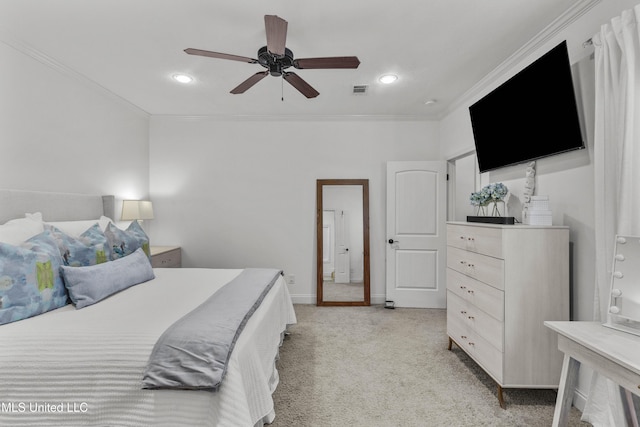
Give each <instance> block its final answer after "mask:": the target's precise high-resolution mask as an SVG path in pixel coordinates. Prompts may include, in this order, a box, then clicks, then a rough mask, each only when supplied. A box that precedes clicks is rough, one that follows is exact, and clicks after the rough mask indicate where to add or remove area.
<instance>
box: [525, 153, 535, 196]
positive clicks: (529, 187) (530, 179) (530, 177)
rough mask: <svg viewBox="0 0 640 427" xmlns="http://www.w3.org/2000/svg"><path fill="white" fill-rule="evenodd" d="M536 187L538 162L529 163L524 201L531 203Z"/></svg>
mask: <svg viewBox="0 0 640 427" xmlns="http://www.w3.org/2000/svg"><path fill="white" fill-rule="evenodd" d="M535 188H536V162H530V163H529V164H527V170H526V172H525V180H524V202H525V203H529V202H530V201H531V196H533V191H534V190H535Z"/></svg>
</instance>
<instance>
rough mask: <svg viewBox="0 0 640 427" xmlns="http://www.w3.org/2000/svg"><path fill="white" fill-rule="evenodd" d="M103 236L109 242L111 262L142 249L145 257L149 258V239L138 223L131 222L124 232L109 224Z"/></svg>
mask: <svg viewBox="0 0 640 427" xmlns="http://www.w3.org/2000/svg"><path fill="white" fill-rule="evenodd" d="M104 235H105V236H107V241H108V242H109V250H110V252H111V254H110V255H111V259H112V260H115V259H118V258H122V257H125V256H127V255H129V254H131V253H133V252H134V251H135V250H136V249H138V248H142V250H143V251H144V253H145V254H147V257H151V252H150V250H149V237H148V236H147V234H146V233H145V232H144V230H143V229H142V227H141V226H140V224H138V221H133V222H132V223H131V224H130V225H129V227H127V229H126V230H121V229H119V228H118V227H116V226H115V225H113V224H111V223H109V225H107V228H106V230H105V231H104ZM149 259H150V258H149Z"/></svg>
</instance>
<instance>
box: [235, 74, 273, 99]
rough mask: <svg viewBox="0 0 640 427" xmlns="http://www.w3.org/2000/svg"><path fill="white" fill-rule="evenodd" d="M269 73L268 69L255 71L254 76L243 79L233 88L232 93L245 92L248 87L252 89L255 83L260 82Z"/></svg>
mask: <svg viewBox="0 0 640 427" xmlns="http://www.w3.org/2000/svg"><path fill="white" fill-rule="evenodd" d="M268 75H269V72H268V71H261V72H259V73H255V74H254V75H253V76H251V77H249V78H248V79H247V80H245V81H243V82H242V83H240V84H239V85H238V86H236V87H235V88H234V89H233V90H231V93H233V94H236V95H237V94H239V93H245V92H246V91H247V89H250V88H251V87H252V86H253V85H254V84H256V83H258V82H259V81H260V80H262V79H264V78H265V77H267V76H268Z"/></svg>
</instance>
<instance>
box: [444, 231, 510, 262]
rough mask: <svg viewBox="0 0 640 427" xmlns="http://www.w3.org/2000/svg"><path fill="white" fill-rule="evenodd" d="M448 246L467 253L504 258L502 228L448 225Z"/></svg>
mask: <svg viewBox="0 0 640 427" xmlns="http://www.w3.org/2000/svg"><path fill="white" fill-rule="evenodd" d="M447 244H448V245H450V246H453V247H456V248H459V249H464V250H466V251H471V252H476V253H479V254H484V255H489V256H492V257H495V258H504V256H503V253H502V229H501V228H490V227H470V226H464V225H454V224H448V225H447Z"/></svg>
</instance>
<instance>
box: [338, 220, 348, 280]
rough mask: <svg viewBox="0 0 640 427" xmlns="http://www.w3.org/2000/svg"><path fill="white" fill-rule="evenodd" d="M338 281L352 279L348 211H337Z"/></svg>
mask: <svg viewBox="0 0 640 427" xmlns="http://www.w3.org/2000/svg"><path fill="white" fill-rule="evenodd" d="M335 224H336V275H335V276H336V277H335V282H336V283H349V282H350V281H351V263H350V260H349V230H348V224H349V221H348V214H347V211H345V210H341V211H338V212H336V218H335Z"/></svg>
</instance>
